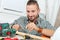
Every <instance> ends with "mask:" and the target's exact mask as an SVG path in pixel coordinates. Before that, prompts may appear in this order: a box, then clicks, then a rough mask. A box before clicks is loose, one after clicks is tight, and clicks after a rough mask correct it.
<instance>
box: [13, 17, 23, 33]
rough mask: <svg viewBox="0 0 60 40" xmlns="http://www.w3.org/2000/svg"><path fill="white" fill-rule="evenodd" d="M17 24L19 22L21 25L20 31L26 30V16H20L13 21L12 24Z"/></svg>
mask: <svg viewBox="0 0 60 40" xmlns="http://www.w3.org/2000/svg"><path fill="white" fill-rule="evenodd" d="M15 24H18V25H19V26H20V27H21V29H20V30H18V31H21V32H24V30H23V29H24V17H20V18H18V19H17V20H15V21H14V22H13V24H12V26H13V25H15Z"/></svg>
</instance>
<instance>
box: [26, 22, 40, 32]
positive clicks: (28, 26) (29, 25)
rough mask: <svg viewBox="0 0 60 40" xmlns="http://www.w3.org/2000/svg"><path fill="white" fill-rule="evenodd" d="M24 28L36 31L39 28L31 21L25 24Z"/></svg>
mask: <svg viewBox="0 0 60 40" xmlns="http://www.w3.org/2000/svg"><path fill="white" fill-rule="evenodd" d="M26 28H27V29H28V30H29V31H32V30H36V31H38V30H39V28H38V27H37V26H36V25H35V24H34V23H33V22H30V23H28V24H27V25H26Z"/></svg>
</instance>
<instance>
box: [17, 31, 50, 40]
mask: <svg viewBox="0 0 60 40" xmlns="http://www.w3.org/2000/svg"><path fill="white" fill-rule="evenodd" d="M16 34H18V35H20V36H24V35H27V36H30V37H31V38H33V39H41V40H50V39H49V38H43V37H40V36H36V35H31V34H26V33H22V32H18V31H17V32H16Z"/></svg>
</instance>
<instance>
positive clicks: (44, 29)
mask: <svg viewBox="0 0 60 40" xmlns="http://www.w3.org/2000/svg"><path fill="white" fill-rule="evenodd" d="M26 11H27V17H20V18H19V19H17V20H16V21H15V22H14V25H13V26H12V28H14V29H16V30H19V31H21V32H25V33H30V34H33V35H40V36H41V35H46V36H52V35H53V33H54V30H55V28H54V27H53V26H52V25H51V24H50V23H49V22H48V21H45V20H43V19H41V18H40V17H39V12H40V9H39V5H38V3H37V1H36V0H29V1H28V2H27V5H26Z"/></svg>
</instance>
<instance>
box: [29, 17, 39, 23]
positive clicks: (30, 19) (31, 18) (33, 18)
mask: <svg viewBox="0 0 60 40" xmlns="http://www.w3.org/2000/svg"><path fill="white" fill-rule="evenodd" d="M37 18H38V16H36V17H35V16H30V17H29V16H28V20H29V21H30V22H33V21H34V20H35V19H37Z"/></svg>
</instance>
